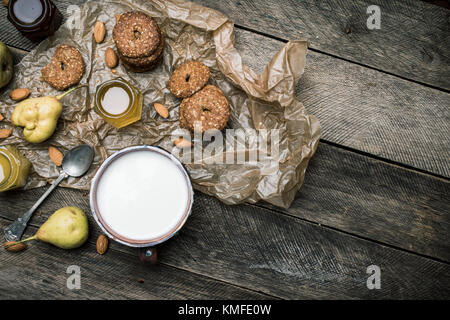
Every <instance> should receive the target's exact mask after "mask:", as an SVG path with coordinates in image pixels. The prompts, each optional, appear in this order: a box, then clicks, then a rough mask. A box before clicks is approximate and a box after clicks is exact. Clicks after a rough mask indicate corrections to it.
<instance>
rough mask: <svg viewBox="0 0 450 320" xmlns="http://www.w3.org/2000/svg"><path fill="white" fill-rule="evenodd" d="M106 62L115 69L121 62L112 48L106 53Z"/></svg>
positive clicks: (107, 49)
mask: <svg viewBox="0 0 450 320" xmlns="http://www.w3.org/2000/svg"><path fill="white" fill-rule="evenodd" d="M105 62H106V65H107V66H108V67H109V68H111V69H112V68H115V67H116V66H117V63H118V62H119V60H118V59H117V55H116V52H115V51H114V50H113V49H111V48H106V51H105Z"/></svg>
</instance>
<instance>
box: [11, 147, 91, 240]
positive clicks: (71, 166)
mask: <svg viewBox="0 0 450 320" xmlns="http://www.w3.org/2000/svg"><path fill="white" fill-rule="evenodd" d="M93 160H94V150H93V149H92V148H91V147H90V146H88V145H86V144H83V145H80V146H78V147H75V148H73V149H72V150H70V151H69V152H67V153H66V155H65V156H64V158H63V161H62V168H63V171H62V172H61V174H60V175H59V177H58V179H56V180H55V182H53V184H52V185H51V186H50V188H48V190H47V191H46V192H45V193H44V194H43V195H42V197H40V198H39V200H38V201H36V203H35V204H34V205H33V206H32V207H31V209H30V210H28V211H27V212H26V213H25V214H24V215H23V217H21V218H19V219H17V220H16V221H14V222H13V223H12V224H10V225H9V226H7V227H6V228H4V229H3V232H4V234H5V239H6V241H18V240H20V238H21V237H22V234H23V232H24V231H25V228H26V227H27V223H28V220H30V218H31V216H32V215H33V213H34V211H35V210H36V209H37V208H38V207H39V205H40V204H41V203H42V202H43V201H44V200H45V198H47V196H48V195H49V194H50V193H51V192H52V191H53V190H54V189H55V188H56V187H57V186H58V185H59V184H60V182H61V181H63V180H64V179H66V178H67V177H69V176H70V177H81V176H82V175H84V174H85V173H86V172H87V171H88V170H89V167H90V166H91V164H92V161H93Z"/></svg>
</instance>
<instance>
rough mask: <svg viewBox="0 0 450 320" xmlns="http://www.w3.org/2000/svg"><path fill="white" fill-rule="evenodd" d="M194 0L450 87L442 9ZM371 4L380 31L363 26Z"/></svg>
mask: <svg viewBox="0 0 450 320" xmlns="http://www.w3.org/2000/svg"><path fill="white" fill-rule="evenodd" d="M194 2H197V3H199V4H202V5H205V6H208V7H211V8H214V9H216V10H219V11H221V12H223V13H224V14H225V15H227V16H228V17H230V18H231V19H232V20H233V21H234V22H235V23H236V24H237V25H240V26H244V27H247V28H250V29H252V30H255V31H258V32H262V33H264V34H269V35H272V36H275V37H278V38H281V39H285V40H289V39H298V38H304V37H306V38H308V41H309V43H310V47H311V48H313V49H316V50H319V51H322V52H326V53H329V54H332V55H335V56H338V57H342V58H344V59H348V60H351V61H354V62H357V63H359V64H362V65H366V66H370V67H373V68H376V69H379V70H383V71H385V72H388V73H392V74H395V75H398V76H401V77H404V78H408V79H412V80H415V81H419V82H422V83H426V84H429V85H432V86H436V87H439V88H443V89H446V90H450V57H449V55H448V52H450V33H449V30H450V20H449V18H448V17H449V14H450V11H449V10H447V9H444V8H439V7H437V6H433V5H430V4H427V3H424V2H422V1H412V0H401V1H390V0H378V1H372V0H358V1H345V0H340V1H335V0H322V1H314V0H306V1H296V0H281V1H279V0H276V1H274V0H258V1H236V0H224V1H212V0H194ZM370 5H378V6H379V7H380V10H381V29H379V30H369V29H368V28H367V19H368V17H369V14H367V13H366V10H367V8H368V7H369V6H370ZM330 71H331V70H330Z"/></svg>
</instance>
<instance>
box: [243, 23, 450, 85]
mask: <svg viewBox="0 0 450 320" xmlns="http://www.w3.org/2000/svg"><path fill="white" fill-rule="evenodd" d="M234 27H235V28H238V29H241V30H244V31H248V32H253V33H256V34H258V35H260V36H263V37H267V38H270V39H273V40H277V41H280V42H283V43H287V42H289V40H286V39H283V38H280V37H277V36H274V35H271V34H269V33H265V32H262V31H258V30H255V29H252V28H249V27H245V26H242V25H239V24H235V25H234ZM308 50H310V51H313V52H317V53H320V54H323V55H326V56H329V57H332V58H335V59H339V60H342V61H345V62H349V63H352V64H355V65H358V66H361V67H364V68H367V69H371V70H375V71H378V72H381V73H384V74H387V75H390V76H394V77H396V78H398V79H402V80H406V81H410V82H413V83H417V84H420V85H422V86H424V87H428V88H431V89H435V90H439V91H442V92H446V93H450V90H447V89H445V88H441V87H437V86H434V85H432V84H428V83H425V82H421V81H418V80H414V79H410V78H407V77H404V76H401V75H398V74H396V73H392V72H389V71H386V70H383V69H379V68H376V67H372V66H370V65H367V64H364V63H361V62H357V61H354V60H350V59H347V58H344V57H340V56H337V55H334V54H332V53H329V52H326V51H323V50H319V49H316V48H311V47H310V46H309V41H308Z"/></svg>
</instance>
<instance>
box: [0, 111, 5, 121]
mask: <svg viewBox="0 0 450 320" xmlns="http://www.w3.org/2000/svg"><path fill="white" fill-rule="evenodd" d="M3 119H5V118H3V115H2V114H1V113H0V121H2V120H3Z"/></svg>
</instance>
